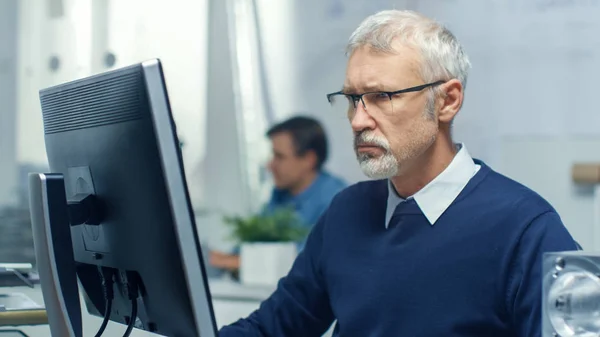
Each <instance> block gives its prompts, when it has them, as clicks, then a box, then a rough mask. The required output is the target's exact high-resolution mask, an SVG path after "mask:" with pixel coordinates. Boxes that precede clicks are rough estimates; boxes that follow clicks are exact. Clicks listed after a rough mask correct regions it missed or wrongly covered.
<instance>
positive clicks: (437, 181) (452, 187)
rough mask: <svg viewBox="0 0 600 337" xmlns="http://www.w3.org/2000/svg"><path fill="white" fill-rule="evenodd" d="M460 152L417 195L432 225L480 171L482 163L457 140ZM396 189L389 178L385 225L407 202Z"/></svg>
mask: <svg viewBox="0 0 600 337" xmlns="http://www.w3.org/2000/svg"><path fill="white" fill-rule="evenodd" d="M457 147H458V152H457V153H456V155H455V156H454V158H453V159H452V161H451V162H450V165H448V167H446V169H445V170H444V171H443V172H442V173H440V174H439V175H438V176H437V177H435V178H434V179H433V180H432V181H431V182H429V184H427V185H425V187H423V188H422V189H421V190H419V191H418V192H417V193H415V194H414V195H413V196H411V197H409V199H410V198H414V199H415V201H416V203H417V205H418V206H419V208H420V209H421V211H422V212H423V214H424V215H425V217H426V218H427V220H428V221H429V223H430V224H431V225H433V224H435V222H436V221H437V220H438V219H439V218H440V216H442V214H443V213H444V212H445V211H446V209H447V208H448V207H450V205H451V204H452V202H454V199H456V197H458V195H459V194H460V192H461V191H462V190H463V188H465V186H466V185H467V184H468V183H469V181H470V180H471V178H472V177H473V176H474V175H475V174H476V173H477V171H479V169H480V168H481V166H480V165H477V164H475V162H474V161H473V158H471V155H469V152H468V151H467V148H466V147H465V146H464V145H463V144H457ZM403 201H404V199H402V198H401V197H400V196H398V194H397V193H396V190H395V189H394V186H393V185H392V182H391V180H388V199H387V209H386V216H385V227H386V228H387V227H388V225H389V222H390V219H391V218H392V215H393V214H394V210H395V209H396V206H398V204H400V203H401V202H403Z"/></svg>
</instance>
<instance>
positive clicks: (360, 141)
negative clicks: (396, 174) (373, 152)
mask: <svg viewBox="0 0 600 337" xmlns="http://www.w3.org/2000/svg"><path fill="white" fill-rule="evenodd" d="M365 145H367V146H378V147H381V148H382V149H384V150H389V149H390V145H389V143H388V142H387V140H386V139H384V138H381V137H377V136H375V135H374V134H373V133H371V132H368V131H361V132H357V133H355V134H354V149H357V148H358V147H359V146H365Z"/></svg>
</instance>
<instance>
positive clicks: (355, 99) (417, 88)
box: [327, 81, 447, 109]
mask: <svg viewBox="0 0 600 337" xmlns="http://www.w3.org/2000/svg"><path fill="white" fill-rule="evenodd" d="M446 82H447V81H435V82H431V83H426V84H421V85H417V86H415V87H410V88H406V89H401V90H396V91H370V92H365V93H362V94H346V93H344V92H343V91H337V92H332V93H331V94H327V101H328V102H329V103H330V104H331V103H332V98H333V97H334V96H339V95H341V96H345V97H347V98H349V99H352V102H353V103H354V108H355V109H356V104H357V103H358V101H361V102H362V104H363V107H364V108H366V106H367V105H366V104H365V101H364V100H363V96H364V95H370V94H386V95H387V96H388V97H389V98H390V100H392V96H394V95H398V94H403V93H406V92H417V91H421V90H423V89H427V88H429V87H434V86H436V85H440V84H443V83H446Z"/></svg>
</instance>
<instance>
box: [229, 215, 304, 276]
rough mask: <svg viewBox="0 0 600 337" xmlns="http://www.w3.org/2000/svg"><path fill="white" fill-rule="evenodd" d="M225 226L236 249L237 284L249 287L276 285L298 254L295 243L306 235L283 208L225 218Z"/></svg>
mask: <svg viewBox="0 0 600 337" xmlns="http://www.w3.org/2000/svg"><path fill="white" fill-rule="evenodd" d="M225 223H226V224H228V225H230V226H231V227H232V237H233V239H234V240H236V241H237V243H238V244H239V245H240V271H239V277H240V281H241V282H242V283H244V284H253V285H264V286H274V285H276V284H277V281H278V280H279V279H280V278H281V277H283V276H285V275H286V274H287V273H288V271H289V270H290V268H291V266H292V264H293V262H294V259H295V258H296V255H297V254H298V251H297V243H298V242H300V241H302V240H304V239H305V238H306V235H307V234H308V232H309V229H308V228H307V227H305V226H302V224H301V223H300V221H299V219H298V217H297V216H296V214H295V212H294V211H293V210H292V209H287V208H284V209H280V210H277V211H275V212H273V213H271V214H268V215H262V214H260V215H253V216H250V217H246V218H243V217H225Z"/></svg>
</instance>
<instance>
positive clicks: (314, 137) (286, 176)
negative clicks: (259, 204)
mask: <svg viewBox="0 0 600 337" xmlns="http://www.w3.org/2000/svg"><path fill="white" fill-rule="evenodd" d="M267 137H269V139H270V140H271V146H272V152H273V153H272V159H271V161H270V162H269V166H268V168H269V171H271V173H272V175H273V181H274V185H275V187H274V188H273V192H272V193H271V198H270V200H269V202H268V203H267V204H266V205H265V207H264V209H263V211H262V212H263V214H269V213H272V212H274V211H276V210H278V209H281V208H288V207H291V208H293V209H294V210H295V212H296V214H297V215H298V217H299V220H300V223H301V224H303V225H304V226H307V227H309V228H310V227H312V226H313V225H314V224H316V223H317V221H318V219H319V217H320V216H321V215H322V214H323V212H324V211H325V210H326V209H327V207H328V206H329V203H330V202H331V200H332V199H333V197H334V196H335V195H336V194H337V193H338V192H340V191H341V190H342V189H344V188H345V187H346V183H345V182H344V180H342V179H341V178H338V177H336V176H334V175H333V174H331V173H329V172H327V171H326V170H325V169H324V168H323V165H324V164H325V162H326V161H327V156H328V146H327V135H326V134H325V130H324V129H323V127H322V126H321V124H320V123H319V122H318V121H317V120H316V119H314V118H310V117H305V116H296V117H292V118H290V119H288V120H285V121H283V122H281V123H279V124H276V125H274V126H273V127H271V128H270V129H269V130H268V131H267ZM303 246H304V243H303V242H300V243H299V249H300V250H301V249H302V248H303ZM210 263H211V265H212V266H214V267H217V268H223V269H228V270H236V269H238V268H239V256H238V255H237V254H224V253H220V252H211V258H210Z"/></svg>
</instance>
